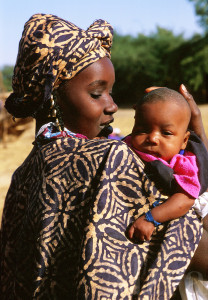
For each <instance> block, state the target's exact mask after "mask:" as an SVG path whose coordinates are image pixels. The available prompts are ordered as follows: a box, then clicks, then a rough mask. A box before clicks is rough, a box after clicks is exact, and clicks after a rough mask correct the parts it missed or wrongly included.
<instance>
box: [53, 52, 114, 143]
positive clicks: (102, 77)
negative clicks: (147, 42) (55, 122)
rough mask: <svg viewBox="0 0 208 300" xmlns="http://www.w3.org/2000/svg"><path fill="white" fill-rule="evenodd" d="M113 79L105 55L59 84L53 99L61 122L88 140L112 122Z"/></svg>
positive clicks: (111, 67)
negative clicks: (61, 115) (61, 117)
mask: <svg viewBox="0 0 208 300" xmlns="http://www.w3.org/2000/svg"><path fill="white" fill-rule="evenodd" d="M114 81H115V72H114V67H113V64H112V62H111V61H110V59H109V58H107V57H105V58H102V59H99V60H98V61H96V62H94V63H93V64H91V65H90V66H89V67H87V68H86V69H84V70H83V71H82V72H80V73H79V74H78V75H76V76H75V77H74V78H72V79H71V80H69V81H66V82H65V83H64V84H62V85H61V87H60V88H59V89H58V91H57V92H58V93H57V100H58V104H59V106H60V108H61V111H62V112H63V121H64V125H65V126H66V127H67V128H68V129H69V130H71V131H73V132H75V133H81V134H83V135H85V136H87V137H88V138H89V139H93V138H95V137H96V136H98V135H99V133H100V132H101V130H103V129H104V127H107V126H108V125H109V124H110V123H112V122H113V120H114V119H113V114H114V113H115V112H116V111H117V110H118V107H117V105H116V104H115V103H114V101H113V98H112V88H113V84H114Z"/></svg>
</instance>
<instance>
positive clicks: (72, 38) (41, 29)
mask: <svg viewBox="0 0 208 300" xmlns="http://www.w3.org/2000/svg"><path fill="white" fill-rule="evenodd" d="M112 37H113V29H112V27H111V25H110V24H109V23H108V22H106V21H104V20H101V19H100V20H96V21H95V22H94V23H93V24H92V25H91V26H90V27H89V28H88V29H87V30H83V29H81V28H79V27H77V26H76V25H74V24H73V23H71V22H69V21H66V20H63V19H61V18H59V17H57V16H54V15H50V14H35V15H33V16H32V17H31V18H30V19H29V20H28V21H27V22H26V23H25V26H24V30H23V33H22V37H21V40H20V43H19V51H18V56H17V61H16V65H15V68H14V75H13V81H12V87H13V93H12V94H11V95H10V96H9V98H8V99H7V101H6V104H5V107H6V109H7V110H8V111H9V113H11V114H12V115H13V116H14V117H17V118H24V117H28V116H33V117H36V115H37V114H38V112H39V111H40V110H41V109H42V108H43V106H44V105H45V104H46V102H47V101H49V100H50V98H51V93H52V91H53V90H55V89H57V88H58V86H59V85H60V83H61V82H63V81H64V80H67V79H71V78H73V77H74V76H75V75H76V74H77V73H79V72H80V71H82V70H83V69H84V68H86V67H87V66H89V65H90V64H92V63H93V62H95V61H97V60H98V59H100V58H103V57H105V56H107V57H109V58H110V49H111V45H112Z"/></svg>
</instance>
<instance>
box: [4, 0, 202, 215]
mask: <svg viewBox="0 0 208 300" xmlns="http://www.w3.org/2000/svg"><path fill="white" fill-rule="evenodd" d="M35 13H51V14H55V15H57V16H59V17H62V18H64V19H66V20H69V21H71V22H73V23H75V24H76V25H78V26H79V27H81V28H83V29H87V27H89V26H90V24H91V23H92V22H93V21H94V20H96V19H100V18H101V19H105V20H107V21H108V22H110V23H111V25H112V26H113V27H114V31H115V34H114V41H113V47H112V62H113V64H114V67H115V73H116V83H115V85H114V89H113V97H114V100H115V102H116V103H117V104H118V106H119V111H118V113H117V114H116V115H115V123H114V127H115V128H116V130H117V132H119V134H120V135H122V136H123V135H126V134H128V133H130V130H131V127H132V124H133V116H134V111H133V109H132V105H133V104H134V103H135V102H136V101H137V99H138V98H139V97H141V96H142V95H143V93H144V90H145V88H147V87H149V86H153V85H154V86H167V87H170V88H173V89H176V90H178V88H179V85H180V84H181V83H184V84H185V85H186V87H187V88H188V90H189V91H190V92H191V93H192V94H193V96H194V98H195V100H196V101H197V103H198V104H199V106H200V110H201V112H202V117H203V121H204V125H205V129H206V132H207V134H208V1H207V0H174V1H167V0H157V1H156V0H145V1H144V0H128V1H126V0H113V1H112V0H105V1H99V0H88V1H86V0H79V1H70V0H59V1H51V0H44V1H43V0H36V1H28V0H19V1H16V0H10V1H5V0H0V214H1V208H2V206H3V201H4V198H5V195H6V191H7V189H8V185H9V183H10V180H11V176H12V173H13V171H14V170H15V169H16V167H18V165H20V163H21V162H22V161H23V160H24V158H25V157H26V155H27V154H28V153H29V151H30V150H31V148H32V141H33V139H34V130H35V129H34V122H33V120H32V119H30V118H29V119H17V120H16V121H15V122H14V121H13V120H12V118H11V116H10V115H8V114H7V113H6V111H5V110H4V101H5V98H6V97H7V96H8V95H9V93H10V92H11V91H12V73H13V67H14V64H15V61H16V56H17V51H18V43H19V40H20V38H21V33H22V31H23V26H24V23H25V22H26V21H27V20H28V19H29V18H30V17H31V15H33V14H35ZM0 218H1V216H0Z"/></svg>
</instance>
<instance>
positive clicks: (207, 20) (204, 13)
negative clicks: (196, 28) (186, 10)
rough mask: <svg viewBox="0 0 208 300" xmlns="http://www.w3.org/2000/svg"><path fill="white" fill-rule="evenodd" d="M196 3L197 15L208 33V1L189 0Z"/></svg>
mask: <svg viewBox="0 0 208 300" xmlns="http://www.w3.org/2000/svg"><path fill="white" fill-rule="evenodd" d="M189 1H190V2H193V3H194V6H195V11H196V14H197V15H198V16H199V23H200V24H201V26H202V27H203V28H204V30H205V32H207V33H208V1H207V0H189Z"/></svg>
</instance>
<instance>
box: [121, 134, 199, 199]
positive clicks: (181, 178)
mask: <svg viewBox="0 0 208 300" xmlns="http://www.w3.org/2000/svg"><path fill="white" fill-rule="evenodd" d="M124 141H125V143H126V144H127V145H128V146H129V147H131V148H132V150H133V151H134V152H135V153H136V154H137V155H138V156H139V157H140V158H141V159H143V160H144V161H147V162H150V161H153V160H160V161H161V162H162V163H163V164H164V165H166V166H168V167H170V168H171V169H173V171H174V174H173V176H174V177H175V180H176V181H177V183H178V184H179V186H180V187H182V189H183V190H184V191H185V192H186V193H188V194H189V195H190V196H192V197H194V198H198V196H199V192H200V188H201V186H200V182H199V178H198V171H199V169H198V167H197V163H196V156H195V155H194V154H193V153H191V152H189V151H185V153H184V155H181V154H176V155H175V156H174V157H173V158H172V159H171V160H170V162H169V163H168V162H167V161H165V160H164V159H162V158H159V157H155V156H153V155H150V154H147V153H144V152H140V151H138V150H137V149H135V148H134V147H133V146H132V144H131V136H127V137H126V138H125V139H124Z"/></svg>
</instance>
